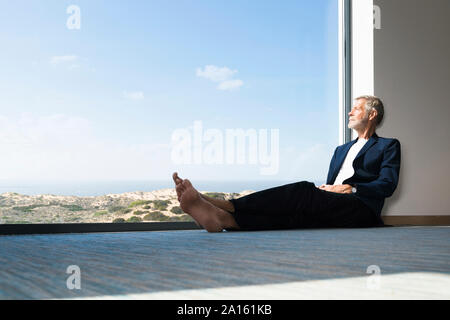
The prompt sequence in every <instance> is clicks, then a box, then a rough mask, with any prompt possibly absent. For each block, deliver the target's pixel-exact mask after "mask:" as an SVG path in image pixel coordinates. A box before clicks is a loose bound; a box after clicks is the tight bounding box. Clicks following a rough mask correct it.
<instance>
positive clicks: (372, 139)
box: [355, 133, 378, 160]
mask: <svg viewBox="0 0 450 320" xmlns="http://www.w3.org/2000/svg"><path fill="white" fill-rule="evenodd" d="M377 141H378V136H377V134H376V133H374V134H373V135H372V136H371V137H370V139H369V141H367V142H366V144H365V145H364V147H362V149H361V150H360V151H359V152H358V154H357V155H356V157H355V160H356V159H358V158H359V157H361V156H362V155H363V154H364V153H365V152H366V151H367V150H369V148H370V147H371V146H373V145H374V144H375V143H376V142H377Z"/></svg>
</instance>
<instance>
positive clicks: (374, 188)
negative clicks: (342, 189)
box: [354, 139, 400, 198]
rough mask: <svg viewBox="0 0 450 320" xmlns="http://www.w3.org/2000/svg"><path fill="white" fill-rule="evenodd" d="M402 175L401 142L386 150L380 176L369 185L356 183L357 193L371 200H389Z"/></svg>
mask: <svg viewBox="0 0 450 320" xmlns="http://www.w3.org/2000/svg"><path fill="white" fill-rule="evenodd" d="M399 174H400V141H398V140H397V139H393V141H392V142H391V143H390V144H389V145H388V146H387V148H386V149H385V150H384V155H383V161H382V163H381V168H380V175H379V177H378V179H377V180H374V181H371V182H368V183H355V184H354V185H355V187H356V189H357V193H359V194H361V195H364V196H366V197H369V198H381V197H382V198H388V197H390V196H392V194H393V193H394V191H395V189H396V188H397V184H398V178H399Z"/></svg>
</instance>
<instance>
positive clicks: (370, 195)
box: [173, 96, 400, 232]
mask: <svg viewBox="0 0 450 320" xmlns="http://www.w3.org/2000/svg"><path fill="white" fill-rule="evenodd" d="M383 116H384V107H383V103H382V102H381V100H380V99H379V98H377V97H374V96H361V97H359V98H357V99H356V100H355V104H354V106H353V108H352V110H351V112H350V113H349V123H348V127H349V128H351V129H354V130H355V131H356V132H357V133H358V139H356V140H353V141H351V142H349V143H346V144H344V145H342V146H339V147H337V148H336V150H335V152H334V155H333V158H332V159H331V164H330V168H329V171H328V177H327V184H325V185H322V186H320V187H316V186H315V185H314V184H313V183H310V182H307V181H302V182H297V183H292V184H287V185H284V186H280V187H275V188H271V189H267V190H263V191H259V192H255V193H252V194H249V195H247V196H244V197H241V198H239V199H231V200H229V201H227V200H220V199H213V198H210V197H207V196H205V195H202V194H200V193H199V192H198V191H197V190H196V189H195V188H194V187H193V186H192V184H191V182H190V181H189V180H187V179H185V180H182V179H181V178H180V177H179V176H178V174H177V173H174V174H173V179H174V181H175V184H176V191H177V196H178V200H179V201H180V206H181V208H182V209H183V211H184V212H186V213H188V214H190V215H191V216H192V218H194V220H195V221H196V222H197V224H198V225H199V226H201V227H203V228H204V229H206V230H207V231H208V232H221V231H223V230H224V229H225V230H229V231H233V230H270V229H293V228H366V227H376V226H382V225H383V222H382V220H381V217H380V215H381V210H382V208H383V205H384V200H385V198H387V197H390V196H391V195H392V194H393V192H394V191H395V189H396V188H397V183H398V178H399V172H400V142H399V141H398V140H397V139H389V138H381V137H378V135H377V134H376V133H375V129H376V127H377V126H379V125H380V123H381V121H382V120H383Z"/></svg>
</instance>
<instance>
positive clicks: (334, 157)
mask: <svg viewBox="0 0 450 320" xmlns="http://www.w3.org/2000/svg"><path fill="white" fill-rule="evenodd" d="M338 148H339V147H338ZM338 148H336V149H335V150H334V154H333V157H332V158H331V162H330V167H329V168H328V176H327V183H326V184H332V182H334V181H331V178H332V175H333V163H335V162H336V153H337V149H338Z"/></svg>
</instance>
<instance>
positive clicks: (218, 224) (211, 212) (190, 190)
mask: <svg viewBox="0 0 450 320" xmlns="http://www.w3.org/2000/svg"><path fill="white" fill-rule="evenodd" d="M182 185H183V186H184V188H185V189H184V191H183V193H182V195H181V201H180V206H181V209H183V211H184V212H187V213H188V214H189V215H191V217H192V218H194V220H196V221H197V222H198V223H199V224H201V225H202V226H203V228H205V229H206V230H207V231H208V232H222V230H223V229H224V225H223V222H224V220H226V219H227V216H226V215H229V213H227V212H225V211H224V210H222V209H220V208H218V207H216V206H214V205H213V204H211V203H209V202H208V201H206V200H204V199H203V198H202V197H201V196H200V193H199V192H198V191H197V190H196V189H195V188H194V187H193V186H192V184H191V182H190V181H189V180H187V179H185V180H184V181H183V182H182Z"/></svg>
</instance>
